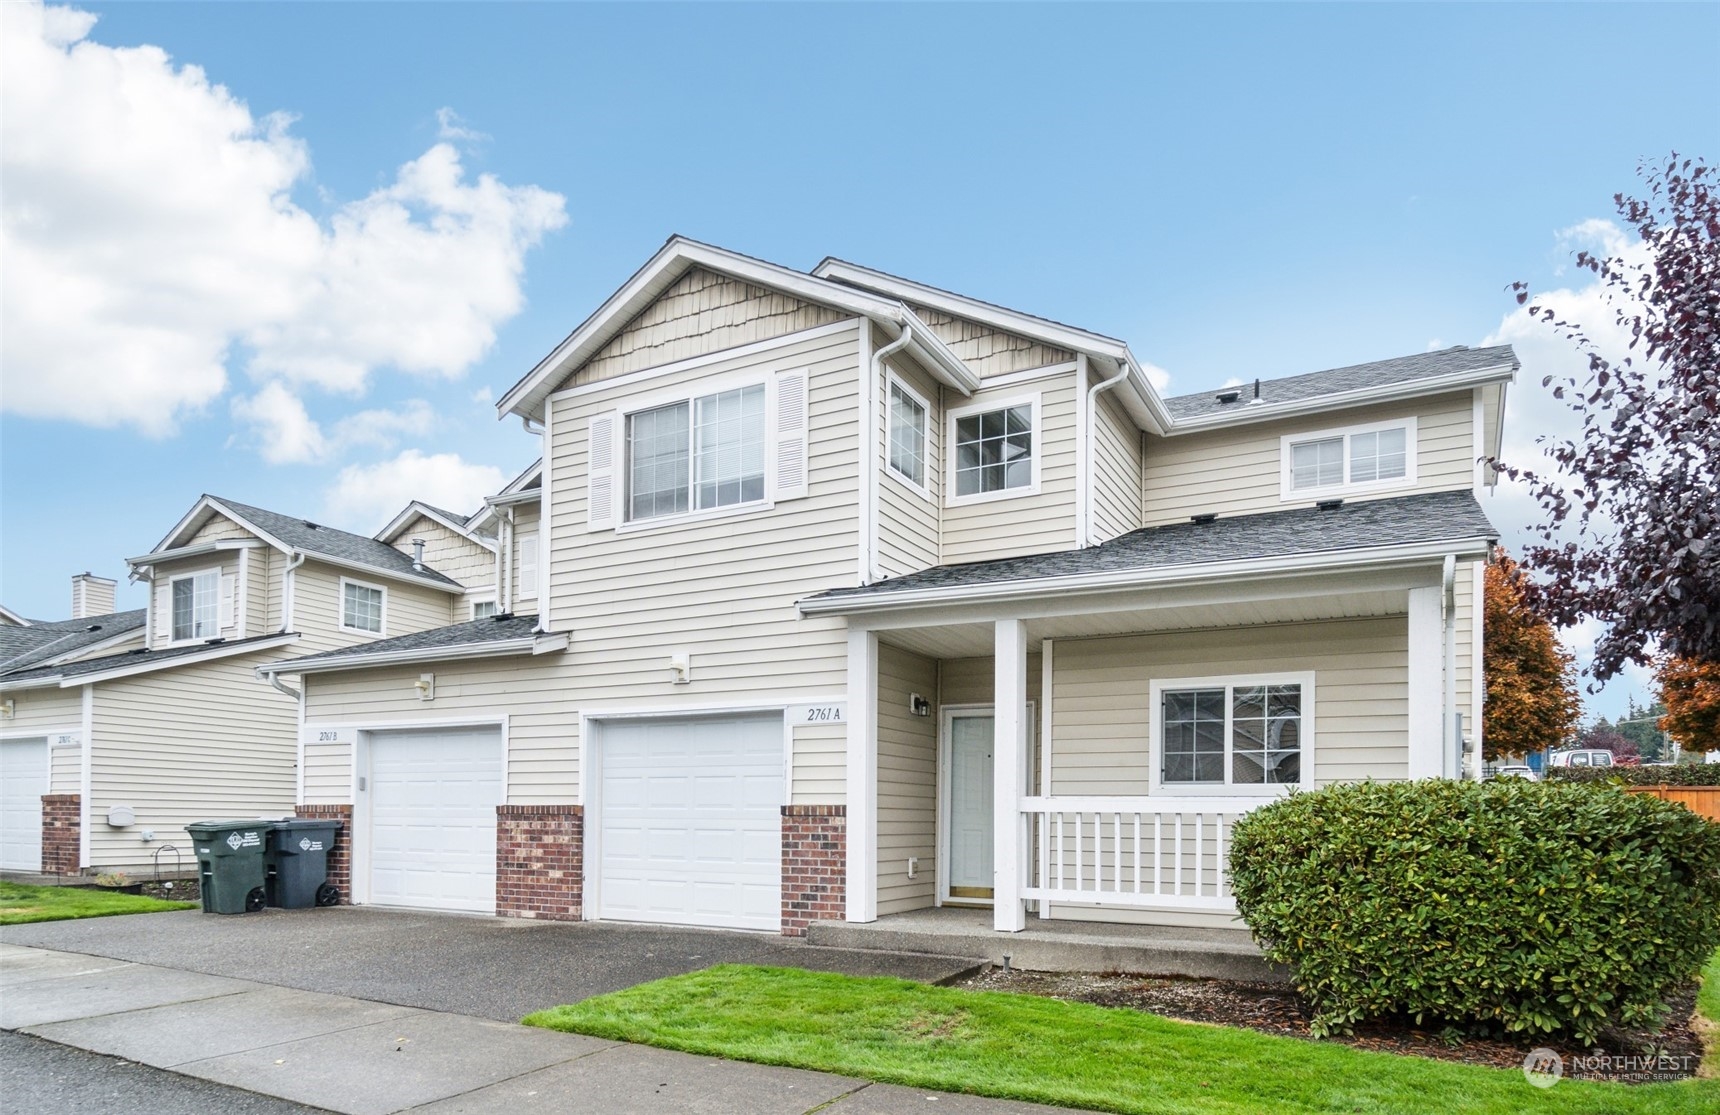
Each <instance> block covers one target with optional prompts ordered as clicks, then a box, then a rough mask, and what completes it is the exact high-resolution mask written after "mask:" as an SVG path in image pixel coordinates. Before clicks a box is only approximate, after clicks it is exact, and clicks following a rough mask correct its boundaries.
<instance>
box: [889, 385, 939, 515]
mask: <svg viewBox="0 0 1720 1115" xmlns="http://www.w3.org/2000/svg"><path fill="white" fill-rule="evenodd" d="M929 414H930V407H928V406H927V404H926V400H924V399H922V398H921V397H920V396H919V395H918V394H916V393H915V392H914V391H913V390H912V389H911V388H909V387H908V386H907V384H905V383H903V382H901V381H900V380H898V379H897V378H896V377H895V376H894V375H892V376H891V377H890V471H891V472H894V473H895V474H896V475H897V476H899V477H901V478H902V479H903V480H905V481H907V482H908V483H909V484H910V485H912V486H913V487H915V488H918V489H920V490H921V491H922V492H923V491H925V489H926V456H927V454H926V435H927V431H928V415H929Z"/></svg>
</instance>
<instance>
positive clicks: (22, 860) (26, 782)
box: [0, 738, 48, 872]
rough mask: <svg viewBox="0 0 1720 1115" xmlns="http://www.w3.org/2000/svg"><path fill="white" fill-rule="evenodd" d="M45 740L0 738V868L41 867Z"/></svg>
mask: <svg viewBox="0 0 1720 1115" xmlns="http://www.w3.org/2000/svg"><path fill="white" fill-rule="evenodd" d="M47 792H48V741H47V739H46V738H42V739H8V740H0V869H4V870H6V871H29V872H39V871H41V870H42V795H43V794H45V793H47Z"/></svg>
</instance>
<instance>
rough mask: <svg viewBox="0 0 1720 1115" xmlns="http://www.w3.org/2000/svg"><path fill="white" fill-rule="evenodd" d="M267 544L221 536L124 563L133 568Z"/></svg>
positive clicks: (249, 548) (250, 548)
mask: <svg viewBox="0 0 1720 1115" xmlns="http://www.w3.org/2000/svg"><path fill="white" fill-rule="evenodd" d="M267 545H268V543H267V542H264V541H263V540H262V539H260V538H223V539H221V540H220V541H218V542H200V543H198V544H197V545H195V546H176V547H174V548H173V549H170V550H156V551H154V552H153V553H148V554H142V555H139V556H138V557H133V558H126V559H125V563H126V564H127V565H129V566H131V567H132V568H133V569H142V568H146V567H148V566H151V565H160V564H161V563H162V562H164V561H178V560H179V559H180V558H191V557H203V556H204V555H205V554H213V553H219V552H220V551H222V550H257V549H261V548H262V547H264V546H267Z"/></svg>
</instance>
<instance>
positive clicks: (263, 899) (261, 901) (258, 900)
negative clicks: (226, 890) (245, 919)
mask: <svg viewBox="0 0 1720 1115" xmlns="http://www.w3.org/2000/svg"><path fill="white" fill-rule="evenodd" d="M266 905H268V895H267V894H265V893H264V892H263V888H262V887H252V888H251V893H250V894H247V895H246V896H245V912H246V913H247V914H254V913H256V912H257V911H258V910H261V909H262V908H263V907H264V906H266Z"/></svg>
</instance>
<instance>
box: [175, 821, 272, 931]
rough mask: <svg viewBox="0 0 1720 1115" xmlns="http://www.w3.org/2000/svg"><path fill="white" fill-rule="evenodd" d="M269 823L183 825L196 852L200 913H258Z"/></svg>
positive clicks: (261, 894) (262, 900) (260, 906)
mask: <svg viewBox="0 0 1720 1115" xmlns="http://www.w3.org/2000/svg"><path fill="white" fill-rule="evenodd" d="M273 824H274V822H273V821H260V820H256V819H250V820H243V821H197V822H195V823H193V824H189V825H186V826H185V831H186V832H188V833H190V834H191V844H192V847H193V848H195V849H196V850H197V873H198V880H199V882H200V883H201V884H202V887H203V912H204V913H206V914H243V913H248V912H251V911H255V910H261V909H262V908H263V905H264V899H265V892H264V890H263V884H264V881H265V880H266V878H267V871H266V861H265V859H264V853H265V851H266V850H267V845H268V840H269V827H270V826H271V825H273Z"/></svg>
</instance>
